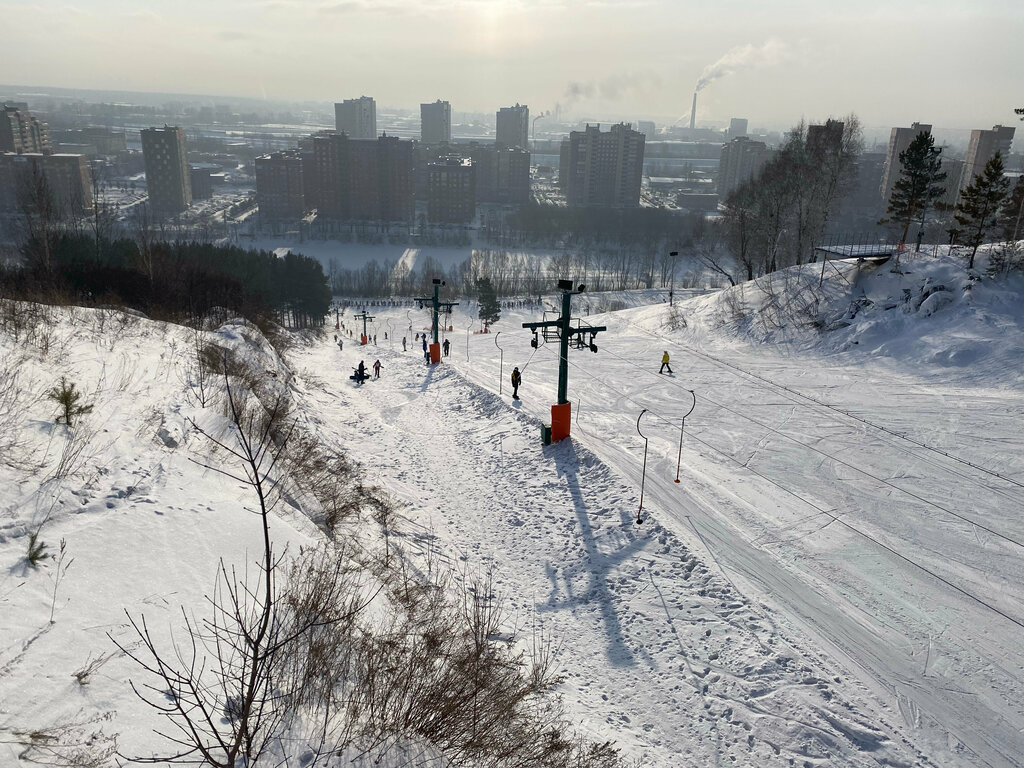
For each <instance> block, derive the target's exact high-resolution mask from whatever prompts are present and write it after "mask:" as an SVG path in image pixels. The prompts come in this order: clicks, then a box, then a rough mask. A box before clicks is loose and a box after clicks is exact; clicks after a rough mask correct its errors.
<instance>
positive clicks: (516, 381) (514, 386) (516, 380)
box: [512, 367, 523, 400]
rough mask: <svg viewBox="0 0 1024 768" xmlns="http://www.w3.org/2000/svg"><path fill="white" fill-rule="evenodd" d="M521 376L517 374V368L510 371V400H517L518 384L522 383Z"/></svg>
mask: <svg viewBox="0 0 1024 768" xmlns="http://www.w3.org/2000/svg"><path fill="white" fill-rule="evenodd" d="M522 380H523V377H522V374H520V373H519V368H518V367H516V368H513V369H512V399H513V400H518V399H519V384H520V383H521V382H522Z"/></svg>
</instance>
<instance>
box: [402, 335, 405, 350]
mask: <svg viewBox="0 0 1024 768" xmlns="http://www.w3.org/2000/svg"><path fill="white" fill-rule="evenodd" d="M402 351H403V352H405V336H403V337H402Z"/></svg>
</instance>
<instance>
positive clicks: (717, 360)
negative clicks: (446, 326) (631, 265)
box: [623, 320, 1024, 501]
mask: <svg viewBox="0 0 1024 768" xmlns="http://www.w3.org/2000/svg"><path fill="white" fill-rule="evenodd" d="M623 322H625V323H626V324H627V325H629V326H631V327H633V328H635V329H636V330H638V331H641V332H643V333H646V334H648V335H650V336H653V337H655V338H656V339H658V340H660V341H663V342H665V343H667V344H671V345H673V346H675V347H676V348H679V349H681V350H682V351H683V352H685V353H687V354H690V355H693V356H695V357H700V358H704V359H706V360H710V361H711V362H713V363H716V364H718V365H720V366H722V367H724V368H730V369H732V370H734V371H737V372H739V373H741V374H743V375H745V376H749V377H750V378H752V379H755V380H757V381H760V382H762V383H763V384H766V385H768V386H770V387H774V388H776V389H780V390H783V391H784V392H788V393H790V394H791V395H794V396H796V397H800V398H803V399H805V400H809V401H810V402H812V403H814V404H816V405H818V406H820V407H822V408H828V409H829V410H830V411H833V412H835V413H839V414H842V415H843V416H846V417H847V418H850V419H853V420H854V421H858V422H860V423H862V424H865V425H867V426H869V427H871V428H872V429H877V430H879V431H880V432H884V433H885V434H887V435H890V436H891V437H894V438H896V439H899V440H904V441H906V442H908V443H911V444H912V445H915V446H917V447H918V448H922V449H924V450H926V451H931V452H933V453H937V454H938V455H940V456H944V457H945V458H947V459H949V460H950V461H955V462H957V463H959V464H963V465H965V466H968V467H970V468H972V469H975V470H977V471H979V472H982V473H984V474H987V475H991V476H992V477H997V478H999V479H1000V480H1003V481H1005V482H1007V483H1010V484H1011V485H1015V486H1017V487H1018V488H1022V489H1024V482H1021V481H1019V480H1015V479H1013V478H1012V477H1009V476H1007V475H1005V474H1003V473H1001V472H996V471H995V470H993V469H989V468H988V467H984V466H982V465H980V464H976V463H974V462H972V461H969V460H968V459H964V458H962V457H960V456H957V455H956V454H952V453H949V452H947V451H943V450H942V449H940V448H936V447H934V446H932V445H928V444H927V443H925V442H923V441H921V440H917V439H915V438H913V437H908V436H907V435H904V434H901V433H899V432H897V431H896V430H894V429H890V428H889V427H886V426H884V425H882V424H876V423H875V422H873V421H870V420H869V419H865V418H864V417H862V416H858V415H856V414H854V413H850V412H849V411H845V410H843V409H842V408H840V407H838V406H836V405H832V404H831V403H826V402H825V401H824V400H819V399H818V398H816V397H814V396H812V395H808V394H805V393H803V392H800V391H799V390H795V389H792V388H790V387H787V386H785V385H783V384H778V383H776V382H773V381H771V380H769V379H767V378H765V377H764V376H760V375H758V374H756V373H753V372H752V371H748V370H746V369H744V368H741V367H740V366H738V365H736V364H735V363H730V362H728V361H727V360H723V359H721V358H718V357H715V356H714V355H711V354H708V353H707V352H702V351H698V350H695V349H689V348H687V347H681V346H680V345H679V344H678V342H675V341H672V340H671V339H667V338H665V337H664V336H662V335H661V334H658V333H655V332H654V331H651V330H648V329H647V328H643V327H641V326H639V325H636V324H635V323H633V322H631V321H629V320H623ZM789 399H790V400H791V402H796V403H797V404H798V405H800V404H801V403H799V402H798V401H795V400H792V398H789ZM947 471H950V470H947ZM958 476H959V477H963V478H964V479H966V480H969V481H971V482H977V481H976V480H974V479H973V478H970V477H969V476H967V475H962V474H961V475H958ZM991 490H993V491H996V492H1000V491H1001V490H1002V489H998V488H992V489H991ZM1007 498H1012V499H1013V500H1015V501H1016V500H1017V497H1007Z"/></svg>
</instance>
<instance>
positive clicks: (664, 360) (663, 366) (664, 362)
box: [658, 349, 672, 373]
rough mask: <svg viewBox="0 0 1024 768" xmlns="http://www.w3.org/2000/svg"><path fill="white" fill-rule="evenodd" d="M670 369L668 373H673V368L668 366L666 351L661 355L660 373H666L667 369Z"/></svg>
mask: <svg viewBox="0 0 1024 768" xmlns="http://www.w3.org/2000/svg"><path fill="white" fill-rule="evenodd" d="M666 368H668V372H669V373H672V366H671V365H669V364H668V350H667V349H666V350H665V351H664V352H663V353H662V355H661V370H660V371H658V373H664V372H665V369H666Z"/></svg>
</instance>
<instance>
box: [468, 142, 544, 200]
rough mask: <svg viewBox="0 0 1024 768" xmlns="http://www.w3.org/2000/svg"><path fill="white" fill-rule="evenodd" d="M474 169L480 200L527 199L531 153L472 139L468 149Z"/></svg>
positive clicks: (477, 195) (528, 197) (528, 194)
mask: <svg viewBox="0 0 1024 768" xmlns="http://www.w3.org/2000/svg"><path fill="white" fill-rule="evenodd" d="M467 154H468V155H469V157H470V158H471V159H472V160H473V168H474V169H475V171H476V199H477V201H478V202H481V203H515V204H518V205H522V204H523V203H526V202H529V200H530V153H529V152H528V151H526V150H525V149H519V148H517V147H499V146H497V145H491V144H479V143H477V142H473V143H471V144H470V145H469V149H468V151H467Z"/></svg>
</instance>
